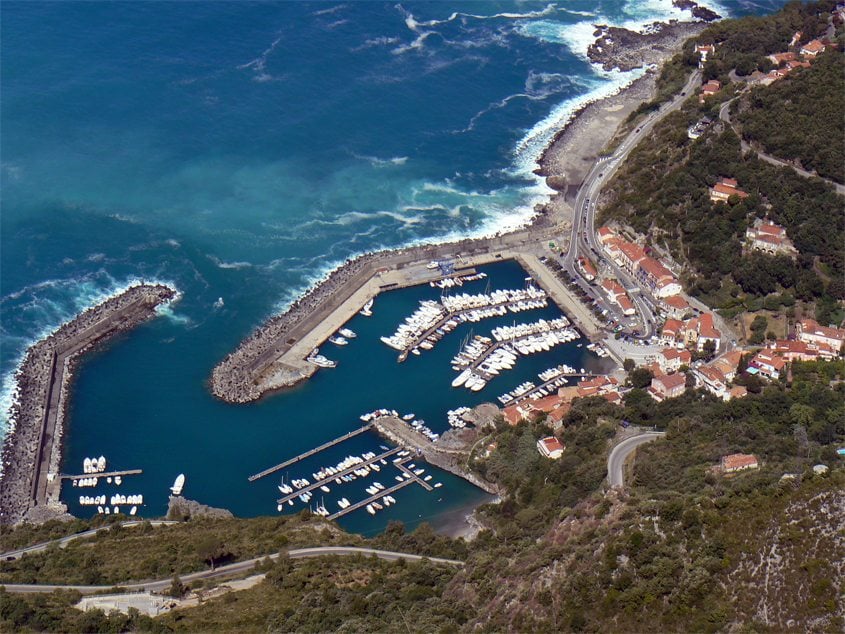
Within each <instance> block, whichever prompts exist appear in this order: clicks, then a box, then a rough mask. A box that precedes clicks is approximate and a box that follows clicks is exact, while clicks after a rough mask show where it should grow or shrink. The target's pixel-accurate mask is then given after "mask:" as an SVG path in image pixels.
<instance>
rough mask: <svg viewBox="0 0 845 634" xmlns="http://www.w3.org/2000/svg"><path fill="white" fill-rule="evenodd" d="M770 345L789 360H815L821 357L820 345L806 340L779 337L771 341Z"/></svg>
mask: <svg viewBox="0 0 845 634" xmlns="http://www.w3.org/2000/svg"><path fill="white" fill-rule="evenodd" d="M768 347H769V348H770V349H771V350H772V352H775V353H777V354H779V355H780V356H781V357H783V358H784V359H786V360H787V361H815V360H816V359H818V358H819V349H818V347H816V346H814V345H813V344H809V343H807V342H806V341H793V340H791V339H778V340H776V341H772V342H770V343H769V346H768Z"/></svg>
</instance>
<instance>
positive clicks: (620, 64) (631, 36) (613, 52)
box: [587, 21, 707, 71]
mask: <svg viewBox="0 0 845 634" xmlns="http://www.w3.org/2000/svg"><path fill="white" fill-rule="evenodd" d="M705 28H707V24H706V23H704V22H674V21H673V22H669V23H668V24H667V23H664V22H655V23H654V24H652V25H651V26H650V27H648V28H647V29H645V30H644V31H643V32H642V33H638V32H637V31H629V30H628V29H623V28H619V27H615V26H610V27H609V26H605V25H596V32H595V35H596V41H595V42H593V43H592V44H591V45H590V47H589V48H588V49H587V56H588V57H589V58H590V61H591V62H593V63H594V64H601V66H602V68H603V69H604V70H613V69H618V70H621V71H629V70H633V69H635V68H642V67H643V66H649V65H652V64H661V63H663V61H664V60H666V59H667V58H668V57H670V56H671V55H674V54H675V53H677V52H678V51H679V50H680V49H681V46H682V45H683V43H684V42H685V41H686V40H688V39H689V38H691V37H693V36H695V35H698V34H699V33H701V31H703V30H704V29H705Z"/></svg>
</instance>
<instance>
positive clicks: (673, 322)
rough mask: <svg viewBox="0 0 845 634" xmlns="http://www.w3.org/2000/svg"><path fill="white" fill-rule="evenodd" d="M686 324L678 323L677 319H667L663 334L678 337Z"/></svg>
mask: <svg viewBox="0 0 845 634" xmlns="http://www.w3.org/2000/svg"><path fill="white" fill-rule="evenodd" d="M683 327H684V324H683V323H681V322H680V321H678V320H677V319H667V320H666V323H664V324H663V329H662V331H661V332H664V333H672V334H673V335H677V334H678V333H679V332H681V330H683Z"/></svg>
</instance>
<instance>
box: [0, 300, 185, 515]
mask: <svg viewBox="0 0 845 634" xmlns="http://www.w3.org/2000/svg"><path fill="white" fill-rule="evenodd" d="M177 297H178V294H177V292H176V290H174V289H172V288H169V287H167V286H164V285H161V284H138V285H135V286H131V287H129V288H128V289H126V290H125V291H123V292H121V293H120V294H118V295H115V296H114V297H111V298H109V299H107V300H106V301H104V302H102V303H101V304H98V305H97V306H94V307H92V308H90V309H88V310H86V311H85V312H83V313H82V314H80V315H78V316H77V317H75V318H74V319H72V320H71V321H69V322H67V323H65V324H64V325H62V326H61V327H59V328H58V330H56V331H55V332H53V333H52V334H50V335H48V336H47V337H45V338H44V339H42V340H41V341H38V342H37V343H35V344H34V345H33V346H31V347H30V348H29V350H28V351H27V354H26V356H25V358H24V361H23V363H22V364H21V367H20V369H19V370H18V373H17V376H16V379H17V395H16V400H15V403H14V405H13V406H12V410H11V416H10V420H11V421H12V423H13V427H12V429H13V431H12V432H11V433H9V435H8V437H7V438H6V442H5V444H4V446H3V457H2V459H3V473H2V476H0V523H2V524H17V523H19V522H21V521H23V520H24V519H26V520H27V521H31V522H41V521H46V520H47V519H52V518H55V517H61V516H65V515H66V513H67V508H66V507H65V505H64V504H62V503H61V500H60V496H61V482H62V479H63V478H61V477H59V467H60V464H61V436H62V427H63V418H64V412H65V409H66V407H67V401H68V398H69V395H68V385H69V381H70V378H71V375H72V372H73V367H74V364H75V363H76V361H77V359H78V357H79V356H80V355H82V354H83V353H84V352H86V351H87V350H89V349H90V348H91V347H92V346H94V345H96V344H99V343H102V342H104V341H106V340H107V339H109V338H110V337H113V336H114V335H116V334H117V333H120V332H124V331H127V330H129V329H131V328H134V327H136V326H137V325H139V324H140V323H142V322H144V321H146V320H148V319H150V318H152V317H154V316H155V314H156V312H155V309H156V307H157V306H159V305H160V304H163V303H165V302H169V301H172V300H174V299H176V298H177Z"/></svg>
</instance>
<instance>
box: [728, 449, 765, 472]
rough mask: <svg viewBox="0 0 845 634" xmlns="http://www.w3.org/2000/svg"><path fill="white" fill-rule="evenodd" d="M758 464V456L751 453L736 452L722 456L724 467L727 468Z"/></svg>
mask: <svg viewBox="0 0 845 634" xmlns="http://www.w3.org/2000/svg"><path fill="white" fill-rule="evenodd" d="M751 466H757V457H756V456H754V455H751V454H744V453H734V454H731V455H729V456H723V457H722V468H723V469H725V470H731V469H741V468H743V467H751Z"/></svg>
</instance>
